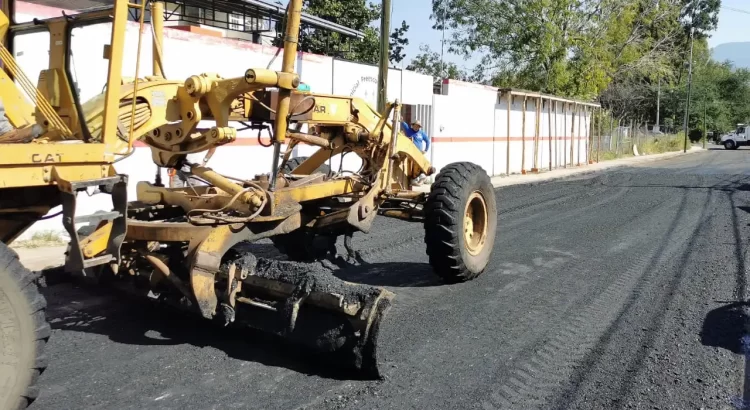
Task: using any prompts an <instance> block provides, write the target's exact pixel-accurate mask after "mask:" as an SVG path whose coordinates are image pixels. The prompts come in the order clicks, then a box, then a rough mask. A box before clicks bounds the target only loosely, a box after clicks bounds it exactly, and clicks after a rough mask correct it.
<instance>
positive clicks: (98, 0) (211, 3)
mask: <svg viewBox="0 0 750 410" xmlns="http://www.w3.org/2000/svg"><path fill="white" fill-rule="evenodd" d="M165 1H166V2H169V3H176V4H180V5H184V6H189V7H198V8H203V9H209V10H210V9H212V10H215V11H218V12H223V13H231V14H238V15H242V16H248V17H255V18H258V17H260V18H264V17H267V18H271V19H273V20H276V21H280V20H282V19H283V18H284V16H285V13H286V5H283V4H281V2H280V1H279V2H278V4H274V3H272V2H270V1H267V0H165ZM24 2H25V3H33V4H39V5H43V6H48V7H55V8H60V9H65V10H84V9H88V8H95V7H102V6H111V5H113V4H114V0H25V1H24ZM301 20H302V24H303V25H305V26H307V27H309V28H316V29H321V30H326V31H329V32H334V33H339V34H342V35H345V36H348V37H354V38H359V39H361V38H364V36H365V35H364V33H363V32H361V31H358V30H353V29H350V28H348V27H345V26H342V25H340V24H336V23H332V22H330V21H327V20H324V19H322V18H320V17H316V16H313V15H311V14H308V13H304V12H303V13H302V17H301ZM207 25H210V24H207Z"/></svg>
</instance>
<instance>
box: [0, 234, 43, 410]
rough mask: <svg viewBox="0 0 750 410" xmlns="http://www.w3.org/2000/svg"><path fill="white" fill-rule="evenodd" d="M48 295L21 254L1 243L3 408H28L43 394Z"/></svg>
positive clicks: (0, 390) (0, 403)
mask: <svg viewBox="0 0 750 410" xmlns="http://www.w3.org/2000/svg"><path fill="white" fill-rule="evenodd" d="M46 305H47V303H46V301H45V299H44V296H42V295H40V294H39V291H38V289H37V286H36V282H35V277H34V274H33V273H32V272H30V271H29V270H28V269H26V268H24V267H23V265H21V262H20V261H19V260H18V255H16V253H15V252H13V251H12V250H11V249H10V248H8V247H7V246H6V245H5V244H3V243H0V408H1V409H25V408H26V407H27V406H28V405H29V404H30V403H31V402H32V401H34V399H36V397H37V394H38V393H39V388H38V387H37V386H36V383H37V381H38V378H39V375H40V374H41V373H42V371H44V369H45V367H46V366H47V363H46V357H45V355H44V346H45V344H46V342H47V339H48V338H49V336H50V326H49V324H48V323H47V319H46V317H45V314H44V309H45V308H46Z"/></svg>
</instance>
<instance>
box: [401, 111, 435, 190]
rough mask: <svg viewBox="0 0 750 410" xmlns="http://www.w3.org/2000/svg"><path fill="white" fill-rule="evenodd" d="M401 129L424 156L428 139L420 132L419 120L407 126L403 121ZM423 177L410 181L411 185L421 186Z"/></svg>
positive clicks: (427, 148) (422, 175)
mask: <svg viewBox="0 0 750 410" xmlns="http://www.w3.org/2000/svg"><path fill="white" fill-rule="evenodd" d="M401 128H402V130H403V132H404V134H406V136H407V137H408V138H409V139H410V140H411V142H413V143H414V145H416V146H417V148H419V150H420V151H422V153H424V154H426V153H427V150H429V149H430V138H429V137H428V136H427V134H425V133H424V131H422V123H421V122H420V121H419V120H415V121H413V122H412V123H411V125H409V124H407V123H406V122H405V121H403V122H401ZM425 177H426V176H425V175H424V174H420V175H419V176H418V177H417V178H416V179H415V180H413V181H412V184H413V185H421V184H422V181H423V180H424V179H425Z"/></svg>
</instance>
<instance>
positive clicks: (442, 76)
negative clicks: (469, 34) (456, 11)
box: [440, 0, 445, 95]
mask: <svg viewBox="0 0 750 410" xmlns="http://www.w3.org/2000/svg"><path fill="white" fill-rule="evenodd" d="M440 4H441V6H442V8H443V10H442V13H441V14H442V17H441V20H442V21H441V25H442V28H443V38H442V40H440V95H442V94H443V82H444V81H443V80H445V64H444V63H443V54H444V53H445V0H443V1H441V2H440Z"/></svg>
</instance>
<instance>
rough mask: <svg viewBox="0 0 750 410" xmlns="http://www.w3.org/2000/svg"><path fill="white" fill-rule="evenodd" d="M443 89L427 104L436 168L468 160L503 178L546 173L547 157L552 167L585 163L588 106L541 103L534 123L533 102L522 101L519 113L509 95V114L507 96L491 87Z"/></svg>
mask: <svg viewBox="0 0 750 410" xmlns="http://www.w3.org/2000/svg"><path fill="white" fill-rule="evenodd" d="M443 89H444V91H443V95H435V96H434V97H433V103H432V110H433V118H434V120H433V123H432V126H431V129H432V130H433V131H432V138H433V142H434V144H433V147H434V148H433V152H432V158H433V163H434V164H435V166H436V167H437V168H438V169H439V168H440V167H441V166H444V165H446V164H448V163H451V162H456V161H466V160H470V161H472V162H475V163H477V164H478V165H480V166H481V167H482V168H484V170H485V171H487V173H488V174H490V175H504V174H519V173H526V172H531V171H533V170H534V168H536V169H537V170H540V171H543V170H549V169H550V158H551V159H552V161H551V163H552V167H551V168H553V169H554V168H559V167H565V166H579V165H585V164H587V163H588V157H587V155H588V140H589V129H590V113H591V111H590V108H584V107H581V106H580V105H574V104H572V103H565V104H564V103H563V102H557V103H555V102H554V101H553V103H552V107H550V105H549V104H550V102H549V100H548V99H543V102H542V103H541V104H540V107H539V110H540V113H539V115H538V116H539V123H538V124H537V120H536V118H537V107H536V104H537V103H538V99H537V98H534V97H527V98H526V102H525V109H524V97H522V96H514V97H513V99H512V102H511V104H510V112H509V110H508V97H507V94H506V93H500V92H499V91H498V89H496V88H493V87H488V86H483V85H478V84H471V83H465V82H461V81H454V80H448V81H447V83H446V84H444V87H443ZM555 104H556V105H557V106H555ZM524 113H525V114H524ZM574 121H575V123H574ZM509 124H510V126H509ZM537 126H538V131H537ZM579 127H580V128H579ZM571 144H572V145H571ZM508 153H510V155H508Z"/></svg>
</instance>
